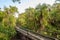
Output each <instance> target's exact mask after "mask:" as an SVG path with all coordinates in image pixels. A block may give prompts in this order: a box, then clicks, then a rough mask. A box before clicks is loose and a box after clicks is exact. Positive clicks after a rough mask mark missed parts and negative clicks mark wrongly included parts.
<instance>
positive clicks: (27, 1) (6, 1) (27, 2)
mask: <svg viewBox="0 0 60 40" xmlns="http://www.w3.org/2000/svg"><path fill="white" fill-rule="evenodd" d="M54 2H55V0H21V3H20V4H18V3H13V2H12V1H11V0H0V8H2V9H3V8H4V6H6V7H9V5H11V6H16V7H17V8H18V11H19V13H22V12H24V11H25V9H26V8H29V7H33V8H35V7H36V6H37V5H38V4H39V3H40V4H43V3H46V4H50V5H52V4H53V3H54Z"/></svg>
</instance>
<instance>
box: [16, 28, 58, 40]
mask: <svg viewBox="0 0 60 40" xmlns="http://www.w3.org/2000/svg"><path fill="white" fill-rule="evenodd" d="M15 29H16V32H17V36H18V40H20V39H21V40H58V39H56V38H51V37H47V36H43V35H40V34H36V33H33V32H30V31H27V30H24V29H21V28H19V27H16V28H15Z"/></svg>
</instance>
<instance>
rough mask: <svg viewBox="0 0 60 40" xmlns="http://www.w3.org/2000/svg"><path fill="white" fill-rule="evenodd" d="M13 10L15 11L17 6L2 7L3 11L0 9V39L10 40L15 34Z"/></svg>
mask: <svg viewBox="0 0 60 40" xmlns="http://www.w3.org/2000/svg"><path fill="white" fill-rule="evenodd" d="M15 12H17V8H16V7H12V6H10V8H7V7H4V11H1V10H0V40H10V39H11V37H12V36H14V35H15V34H16V31H15V26H16V18H15V17H14V13H15Z"/></svg>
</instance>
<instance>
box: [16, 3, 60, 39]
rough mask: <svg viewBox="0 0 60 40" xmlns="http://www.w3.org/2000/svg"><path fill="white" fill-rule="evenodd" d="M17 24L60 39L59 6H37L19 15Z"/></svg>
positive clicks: (56, 4)
mask: <svg viewBox="0 0 60 40" xmlns="http://www.w3.org/2000/svg"><path fill="white" fill-rule="evenodd" d="M17 23H18V24H19V25H20V26H22V27H23V28H25V27H26V28H28V29H30V30H32V31H35V32H38V33H40V34H43V35H47V36H51V37H56V38H58V39H59V38H60V4H59V3H55V4H53V5H52V6H50V5H47V4H42V5H40V4H39V5H37V6H36V8H35V9H34V8H27V9H26V11H25V12H24V13H23V14H20V15H19V17H18V20H17Z"/></svg>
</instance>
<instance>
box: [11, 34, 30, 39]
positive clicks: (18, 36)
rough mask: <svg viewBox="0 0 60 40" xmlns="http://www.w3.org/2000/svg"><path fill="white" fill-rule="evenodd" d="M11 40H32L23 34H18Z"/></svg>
mask: <svg viewBox="0 0 60 40" xmlns="http://www.w3.org/2000/svg"><path fill="white" fill-rule="evenodd" d="M11 40H31V39H30V38H28V37H25V36H24V35H22V34H16V35H15V36H14V37H12V38H11Z"/></svg>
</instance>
